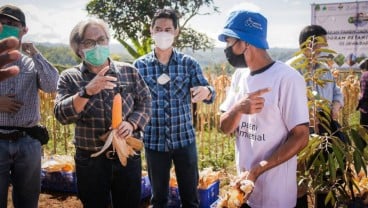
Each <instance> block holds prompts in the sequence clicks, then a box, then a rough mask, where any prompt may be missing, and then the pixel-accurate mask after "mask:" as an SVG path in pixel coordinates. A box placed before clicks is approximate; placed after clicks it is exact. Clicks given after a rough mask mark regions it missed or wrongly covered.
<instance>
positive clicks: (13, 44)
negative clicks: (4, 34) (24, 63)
mask: <svg viewBox="0 0 368 208" xmlns="http://www.w3.org/2000/svg"><path fill="white" fill-rule="evenodd" d="M0 27H1V24H0ZM18 46H19V40H18V39H16V38H14V37H10V38H5V39H3V40H0V81H3V80H5V79H7V78H9V77H12V76H15V75H17V74H18V73H19V68H18V67H17V66H10V67H7V68H3V67H4V65H6V64H8V63H11V62H13V61H16V60H17V59H19V58H20V57H21V54H20V52H19V51H18V50H17V49H18Z"/></svg>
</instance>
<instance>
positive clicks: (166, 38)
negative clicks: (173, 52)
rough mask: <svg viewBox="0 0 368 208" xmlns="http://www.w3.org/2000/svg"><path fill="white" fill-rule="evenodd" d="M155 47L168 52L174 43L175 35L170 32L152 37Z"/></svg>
mask: <svg viewBox="0 0 368 208" xmlns="http://www.w3.org/2000/svg"><path fill="white" fill-rule="evenodd" d="M152 39H153V40H154V41H155V45H156V46H157V47H158V48H159V49H161V50H166V49H168V48H170V47H171V46H172V44H173V42H174V35H173V34H171V33H168V32H159V33H155V34H153V35H152Z"/></svg>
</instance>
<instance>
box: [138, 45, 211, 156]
mask: <svg viewBox="0 0 368 208" xmlns="http://www.w3.org/2000/svg"><path fill="white" fill-rule="evenodd" d="M134 66H135V67H136V68H137V69H138V71H139V72H140V74H141V75H142V76H143V79H144V80H145V82H146V83H147V85H148V86H149V88H150V90H151V95H152V117H151V120H150V122H149V123H148V125H147V126H146V128H145V133H144V139H143V140H144V144H145V147H146V148H148V149H151V150H155V151H161V152H162V151H169V150H171V149H178V148H182V147H185V146H187V145H189V144H191V143H193V142H194V141H195V132H194V127H193V123H192V111H191V105H192V103H191V93H190V88H192V87H195V86H208V81H207V80H206V78H205V77H204V76H203V73H202V70H201V67H200V66H199V64H198V63H197V61H195V60H194V59H193V58H192V57H190V56H187V55H185V54H182V53H179V52H177V51H176V50H175V49H174V50H173V54H172V56H171V59H170V62H169V64H168V65H167V66H163V65H162V64H160V62H159V61H158V59H157V58H156V56H155V54H154V51H152V52H151V53H149V54H147V55H145V56H143V57H141V58H139V59H137V60H136V61H135V62H134ZM163 73H165V74H167V75H168V76H169V77H170V81H169V82H167V83H166V84H159V83H158V82H157V79H158V77H159V76H161V75H162V74H163ZM208 87H209V89H210V91H211V93H212V96H211V100H209V101H204V102H206V103H212V102H213V101H214V98H215V92H214V90H213V87H210V86H208Z"/></svg>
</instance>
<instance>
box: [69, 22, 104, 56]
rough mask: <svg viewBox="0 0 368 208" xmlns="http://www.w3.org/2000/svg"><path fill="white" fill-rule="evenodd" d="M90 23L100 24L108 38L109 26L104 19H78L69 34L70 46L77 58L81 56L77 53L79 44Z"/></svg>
mask: <svg viewBox="0 0 368 208" xmlns="http://www.w3.org/2000/svg"><path fill="white" fill-rule="evenodd" d="M90 25H98V26H101V28H102V29H103V30H104V32H105V34H106V37H107V38H108V39H109V40H110V33H109V26H108V25H107V23H106V22H105V21H104V20H102V19H98V18H88V19H85V20H82V21H80V22H79V23H78V24H77V25H75V26H74V28H73V29H72V31H71V33H70V36H69V44H70V47H71V48H72V50H73V51H74V53H75V54H76V55H77V56H78V57H79V58H81V56H80V55H79V54H78V51H79V46H80V44H81V42H82V41H83V38H84V37H83V36H84V33H85V31H86V28H87V27H89V26H90Z"/></svg>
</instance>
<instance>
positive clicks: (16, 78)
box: [0, 5, 59, 208]
mask: <svg viewBox="0 0 368 208" xmlns="http://www.w3.org/2000/svg"><path fill="white" fill-rule="evenodd" d="M0 23H1V25H2V31H1V33H0V41H1V42H2V43H4V42H3V41H5V42H6V44H12V43H11V42H13V44H14V41H16V40H14V39H15V38H16V39H18V40H19V41H18V43H19V44H18V45H17V46H18V47H17V50H18V52H19V49H20V47H22V54H20V56H21V57H20V58H19V59H17V60H16V61H13V62H11V63H8V64H6V65H4V66H2V67H4V68H5V69H9V68H10V69H18V70H19V72H18V73H17V74H15V75H14V74H13V77H10V78H8V79H6V80H3V81H2V82H0V207H7V199H8V196H7V195H8V187H9V184H12V186H13V194H12V196H13V205H14V207H15V208H18V207H21V208H36V207H38V198H39V194H40V178H41V176H40V174H41V142H40V139H41V136H40V133H41V132H43V133H44V134H42V137H43V138H46V137H47V135H45V134H46V133H45V131H43V130H44V129H43V128H40V126H39V121H40V117H41V116H40V103H39V95H38V91H39V90H42V91H44V92H55V91H56V85H57V81H58V77H59V75H58V71H57V70H56V68H55V67H53V66H52V65H51V64H50V63H49V62H48V61H47V60H46V59H45V58H44V57H43V56H42V55H41V54H40V53H39V52H38V50H37V49H36V48H35V46H34V45H33V43H22V37H23V36H24V35H25V34H26V33H27V32H28V27H27V26H26V19H25V15H24V13H23V12H22V10H21V9H20V8H18V7H16V6H13V5H4V6H0ZM5 55H7V54H5ZM18 55H19V54H18ZM18 55H15V56H18ZM13 58H17V57H13ZM36 135H37V136H36Z"/></svg>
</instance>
